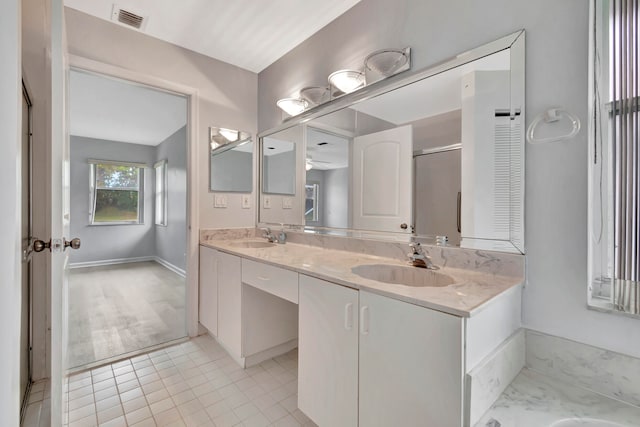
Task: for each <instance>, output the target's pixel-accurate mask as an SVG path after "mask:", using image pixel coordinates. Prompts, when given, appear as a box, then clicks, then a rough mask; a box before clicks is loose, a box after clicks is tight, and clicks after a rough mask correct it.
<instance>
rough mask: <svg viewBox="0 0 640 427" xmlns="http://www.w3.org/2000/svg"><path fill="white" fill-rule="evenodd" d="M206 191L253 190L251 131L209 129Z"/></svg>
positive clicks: (241, 191)
mask: <svg viewBox="0 0 640 427" xmlns="http://www.w3.org/2000/svg"><path fill="white" fill-rule="evenodd" d="M209 133H210V141H209V191H212V192H232V193H251V192H252V191H253V148H254V147H253V145H254V144H253V141H252V139H251V134H250V133H248V132H242V131H237V130H232V129H225V128H218V127H211V128H209Z"/></svg>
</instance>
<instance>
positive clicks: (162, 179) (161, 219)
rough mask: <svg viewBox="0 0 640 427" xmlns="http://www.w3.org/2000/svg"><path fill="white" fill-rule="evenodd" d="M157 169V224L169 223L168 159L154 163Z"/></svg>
mask: <svg viewBox="0 0 640 427" xmlns="http://www.w3.org/2000/svg"><path fill="white" fill-rule="evenodd" d="M153 168H154V169H155V171H156V177H155V178H156V206H155V211H156V225H165V226H166V225H167V179H168V178H167V161H166V160H161V161H159V162H157V163H156V164H155V165H153Z"/></svg>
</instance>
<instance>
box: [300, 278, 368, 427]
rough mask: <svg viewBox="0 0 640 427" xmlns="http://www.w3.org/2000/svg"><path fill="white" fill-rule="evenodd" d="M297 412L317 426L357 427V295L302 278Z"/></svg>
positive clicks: (319, 281) (343, 288) (335, 286)
mask: <svg viewBox="0 0 640 427" xmlns="http://www.w3.org/2000/svg"><path fill="white" fill-rule="evenodd" d="M299 300H300V303H299V328H298V329H299V332H298V334H299V335H298V344H299V347H298V408H300V410H301V411H302V412H304V413H305V414H306V415H307V416H308V417H309V418H311V419H312V420H313V421H314V422H315V423H316V424H318V425H319V426H335V427H340V426H351V427H355V426H357V425H358V291H357V290H355V289H350V288H346V287H343V286H339V285H334V284H333V283H328V282H325V281H323V280H318V279H315V278H312V277H309V276H305V275H302V274H301V275H300V294H299Z"/></svg>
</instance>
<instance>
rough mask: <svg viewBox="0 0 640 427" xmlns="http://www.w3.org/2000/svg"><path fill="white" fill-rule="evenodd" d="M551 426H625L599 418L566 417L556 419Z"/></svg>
mask: <svg viewBox="0 0 640 427" xmlns="http://www.w3.org/2000/svg"><path fill="white" fill-rule="evenodd" d="M549 427H625V426H624V425H622V424H618V423H614V422H613V421H606V420H597V419H595V418H566V419H564V420H559V421H556V422H555V423H553V424H551V425H550V426H549Z"/></svg>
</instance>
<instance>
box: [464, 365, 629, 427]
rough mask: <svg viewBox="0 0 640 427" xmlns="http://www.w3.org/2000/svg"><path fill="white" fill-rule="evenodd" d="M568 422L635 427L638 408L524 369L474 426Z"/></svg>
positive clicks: (548, 425)
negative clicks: (606, 422)
mask: <svg viewBox="0 0 640 427" xmlns="http://www.w3.org/2000/svg"><path fill="white" fill-rule="evenodd" d="M567 419H574V420H575V421H576V425H580V424H579V422H582V423H587V422H589V421H591V420H604V421H608V422H610V423H618V424H620V425H622V426H625V427H637V426H639V425H640V408H638V407H636V406H632V405H629V404H627V403H623V402H620V401H618V400H614V399H611V398H608V397H606V396H603V395H600V394H598V393H594V392H592V391H589V390H586V389H583V388H579V387H576V386H573V385H570V384H567V383H566V382H563V381H559V380H557V379H554V378H551V377H548V376H546V375H543V374H540V373H537V372H535V371H532V370H530V369H527V368H525V369H523V370H522V371H521V372H520V374H518V376H517V377H516V378H515V380H513V382H512V383H511V384H510V385H509V386H508V387H507V388H506V390H505V391H504V393H502V395H501V396H500V397H499V398H498V400H497V401H496V402H495V403H494V404H493V406H492V407H491V408H490V409H489V410H488V411H487V412H486V413H485V414H484V416H483V417H482V418H481V419H480V421H478V422H477V423H476V425H475V427H485V426H487V425H489V426H491V425H492V424H491V420H495V421H498V422H499V423H500V425H501V427H553V426H556V425H559V424H558V423H561V422H562V421H563V420H567ZM554 423H555V424H554ZM495 425H497V424H495ZM560 425H562V424H560ZM589 425H593V426H595V425H598V424H589ZM601 425H613V424H601Z"/></svg>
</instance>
